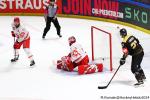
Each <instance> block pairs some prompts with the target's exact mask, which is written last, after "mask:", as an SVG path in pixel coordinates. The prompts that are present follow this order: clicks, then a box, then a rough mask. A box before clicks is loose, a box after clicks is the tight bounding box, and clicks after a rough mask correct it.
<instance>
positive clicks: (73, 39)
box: [68, 36, 76, 46]
mask: <svg viewBox="0 0 150 100" xmlns="http://www.w3.org/2000/svg"><path fill="white" fill-rule="evenodd" d="M68 42H69V45H70V46H71V45H72V44H73V43H75V42H76V38H75V37H74V36H71V37H69V38H68Z"/></svg>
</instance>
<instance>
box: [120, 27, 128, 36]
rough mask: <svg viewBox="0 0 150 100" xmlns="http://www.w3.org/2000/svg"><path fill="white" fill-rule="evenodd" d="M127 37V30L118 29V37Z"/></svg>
mask: <svg viewBox="0 0 150 100" xmlns="http://www.w3.org/2000/svg"><path fill="white" fill-rule="evenodd" d="M126 35H127V30H126V29H125V28H122V29H120V36H121V37H125V36H126Z"/></svg>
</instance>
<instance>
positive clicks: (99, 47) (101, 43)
mask: <svg viewBox="0 0 150 100" xmlns="http://www.w3.org/2000/svg"><path fill="white" fill-rule="evenodd" d="M91 48H92V61H94V62H98V63H99V62H100V63H103V66H104V69H108V70H110V71H112V70H113V67H112V36H111V33H109V32H107V31H104V30H102V29H100V28H97V27H95V26H91Z"/></svg>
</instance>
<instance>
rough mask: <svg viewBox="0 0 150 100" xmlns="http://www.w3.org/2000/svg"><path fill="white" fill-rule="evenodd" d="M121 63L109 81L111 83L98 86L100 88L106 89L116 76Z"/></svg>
mask: <svg viewBox="0 0 150 100" xmlns="http://www.w3.org/2000/svg"><path fill="white" fill-rule="evenodd" d="M120 66H121V65H119V67H118V68H117V70H116V72H115V73H114V75H113V76H112V78H111V80H110V81H109V83H108V84H107V85H106V86H98V89H106V88H107V87H108V86H109V84H110V83H111V81H112V79H113V78H114V77H115V75H116V73H117V72H118V70H119V68H120Z"/></svg>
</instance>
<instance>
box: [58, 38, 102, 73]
mask: <svg viewBox="0 0 150 100" xmlns="http://www.w3.org/2000/svg"><path fill="white" fill-rule="evenodd" d="M68 42H69V46H70V53H69V54H68V56H63V57H62V58H61V60H58V61H57V69H62V70H65V71H70V72H71V71H74V69H75V68H76V69H78V70H77V71H78V74H79V75H82V74H91V73H95V72H102V71H103V64H102V63H99V64H88V63H89V57H88V55H87V54H86V52H85V51H84V49H83V48H82V46H81V45H80V44H78V43H76V38H75V37H74V36H71V37H69V38H68Z"/></svg>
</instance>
